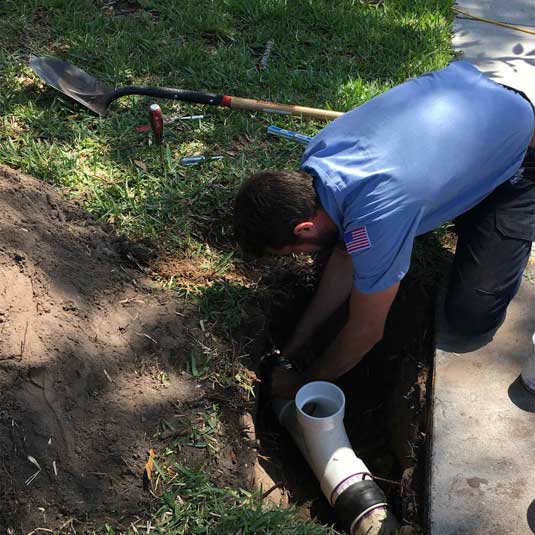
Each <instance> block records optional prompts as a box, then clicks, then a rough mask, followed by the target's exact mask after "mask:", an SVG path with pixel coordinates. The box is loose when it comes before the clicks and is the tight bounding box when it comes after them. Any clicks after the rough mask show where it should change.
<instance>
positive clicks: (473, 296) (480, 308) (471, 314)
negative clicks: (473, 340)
mask: <svg viewBox="0 0 535 535" xmlns="http://www.w3.org/2000/svg"><path fill="white" fill-rule="evenodd" d="M511 298H512V296H511ZM511 298H510V297H508V296H503V295H499V294H496V293H490V292H483V291H481V290H477V289H471V290H469V291H465V292H448V294H447V295H446V300H445V304H444V312H445V316H446V320H447V322H448V326H449V327H450V328H451V329H453V330H454V331H455V332H456V333H458V334H461V335H464V336H479V335H483V334H487V333H489V332H492V331H493V330H496V329H497V328H498V327H499V326H500V325H501V324H502V323H503V320H504V319H505V314H506V311H507V306H508V304H509V302H510V300H511Z"/></svg>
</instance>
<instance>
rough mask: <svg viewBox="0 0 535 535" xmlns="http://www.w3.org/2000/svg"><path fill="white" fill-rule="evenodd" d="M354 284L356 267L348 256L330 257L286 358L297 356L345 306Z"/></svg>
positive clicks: (290, 343)
mask: <svg viewBox="0 0 535 535" xmlns="http://www.w3.org/2000/svg"><path fill="white" fill-rule="evenodd" d="M352 284H353V264H352V262H351V257H350V256H349V255H348V254H346V253H345V252H342V251H339V250H335V251H333V253H332V254H331V257H330V258H329V261H328V262H327V266H326V267H325V271H324V273H323V276H322V278H321V281H320V284H319V287H318V290H317V291H316V294H315V295H314V298H313V299H312V302H311V303H310V305H309V306H308V308H307V309H306V311H305V313H304V314H303V316H302V317H301V319H300V320H299V323H298V324H297V327H296V329H295V331H294V334H293V336H292V338H291V339H290V340H289V342H288V343H287V344H286V345H285V347H284V348H283V354H285V355H291V354H292V353H295V352H296V351H297V350H298V349H299V348H300V347H301V346H302V345H303V344H304V343H305V342H306V341H307V339H308V338H309V337H310V336H311V335H312V334H313V333H314V332H315V330H316V329H317V328H318V327H319V325H321V324H322V323H323V322H324V321H325V320H326V319H327V318H328V317H329V316H330V315H331V314H332V313H333V312H334V311H335V310H336V309H337V308H338V307H340V306H341V305H342V303H343V302H344V301H345V300H346V299H347V298H348V297H349V294H350V293H351V287H352Z"/></svg>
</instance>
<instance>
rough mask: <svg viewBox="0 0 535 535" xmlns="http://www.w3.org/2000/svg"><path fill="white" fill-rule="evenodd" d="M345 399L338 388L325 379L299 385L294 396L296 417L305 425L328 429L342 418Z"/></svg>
mask: <svg viewBox="0 0 535 535" xmlns="http://www.w3.org/2000/svg"><path fill="white" fill-rule="evenodd" d="M345 405H346V400H345V396H344V393H343V392H342V390H340V388H338V387H337V386H336V385H333V384H332V383H328V382H326V381H314V382H312V383H308V384H306V385H305V386H303V387H301V388H300V389H299V391H298V392H297V395H296V396H295V406H296V408H297V416H298V419H299V420H300V421H301V422H302V423H303V425H305V426H313V427H317V428H320V429H330V428H332V427H333V426H334V425H335V424H336V423H338V422H341V421H342V420H343V419H344V412H345Z"/></svg>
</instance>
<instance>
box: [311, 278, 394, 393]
mask: <svg viewBox="0 0 535 535" xmlns="http://www.w3.org/2000/svg"><path fill="white" fill-rule="evenodd" d="M398 288H399V282H397V283H396V284H394V285H393V286H391V287H390V288H387V289H386V290H383V291H381V292H376V293H373V294H364V293H361V292H359V291H358V290H356V289H355V288H353V291H352V293H351V300H350V304H349V319H348V321H347V323H346V324H345V326H344V328H343V329H342V331H340V333H339V335H338V336H337V337H336V339H335V340H334V342H333V343H332V344H331V345H330V347H329V348H328V349H327V351H326V352H325V353H324V354H323V355H322V356H321V357H320V358H319V359H317V360H315V361H314V362H313V363H312V364H311V366H310V367H309V368H308V369H307V370H306V371H305V374H304V379H305V381H306V382H309V381H319V380H324V381H325V380H326V381H330V380H331V381H332V380H335V379H338V377H340V376H342V375H344V373H346V372H348V371H349V370H350V369H351V368H353V367H354V366H356V365H357V364H358V363H359V362H360V361H361V360H362V358H363V357H364V355H366V353H368V351H370V349H372V348H373V346H374V345H375V344H377V342H379V341H380V340H381V339H382V338H383V333H384V328H385V323H386V318H387V316H388V312H389V310H390V307H391V306H392V303H393V301H394V298H395V297H396V294H397V292H398Z"/></svg>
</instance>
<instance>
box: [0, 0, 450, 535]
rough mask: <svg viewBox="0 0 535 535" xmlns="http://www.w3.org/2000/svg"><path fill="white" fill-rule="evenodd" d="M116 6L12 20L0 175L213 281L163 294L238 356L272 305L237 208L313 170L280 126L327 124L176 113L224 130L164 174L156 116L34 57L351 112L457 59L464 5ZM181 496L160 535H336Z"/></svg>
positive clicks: (279, 2)
mask: <svg viewBox="0 0 535 535" xmlns="http://www.w3.org/2000/svg"><path fill="white" fill-rule="evenodd" d="M103 3H104V2H102V1H100V0H23V1H20V0H4V1H3V2H2V3H1V4H0V163H3V164H6V165H10V166H13V167H16V168H20V169H21V170H22V171H24V172H27V173H29V174H32V175H34V176H36V177H38V178H40V179H42V180H45V181H47V182H49V183H51V184H54V185H55V186H57V187H59V188H62V189H64V191H65V192H66V194H67V195H69V196H74V197H80V198H82V199H83V202H84V206H85V208H86V209H87V210H88V211H90V212H92V213H93V214H95V215H96V216H97V217H98V218H99V219H100V220H101V221H103V222H108V223H111V224H113V225H114V226H115V228H116V229H117V230H118V231H119V232H122V233H125V234H126V235H128V236H129V237H131V238H133V239H141V238H143V239H149V240H152V242H153V243H154V244H156V245H157V246H158V247H159V248H160V250H162V251H164V250H165V251H166V252H167V253H168V254H171V255H173V256H175V257H180V258H183V259H188V261H191V262H192V263H193V264H195V265H197V267H198V269H199V271H200V272H202V273H205V274H206V276H205V279H204V281H203V282H198V281H197V282H194V283H193V282H192V283H191V284H187V281H185V280H184V277H179V276H177V277H176V279H175V278H174V277H168V278H167V279H166V280H164V281H162V282H163V284H164V285H166V286H167V287H168V288H170V289H172V290H175V291H177V292H178V293H179V294H180V295H181V296H184V297H185V298H186V299H188V300H194V301H195V302H196V303H197V306H198V310H199V318H200V319H202V320H203V321H206V322H207V324H209V325H210V328H214V329H215V330H217V332H218V333H220V334H221V335H222V336H223V337H224V338H225V339H226V340H227V342H228V343H229V345H230V343H231V341H232V340H233V338H236V337H238V336H239V333H240V332H241V331H240V329H242V327H243V324H244V323H247V321H248V318H249V317H250V315H251V311H252V315H253V316H254V307H255V306H256V307H257V309H258V308H259V305H258V303H259V302H260V301H262V299H263V298H264V297H265V291H266V287H265V285H264V286H263V284H264V283H262V282H260V283H258V280H257V279H258V277H257V278H256V279H254V280H253V279H251V280H248V278H247V273H248V268H247V267H245V266H244V264H243V261H242V259H241V256H240V254H239V253H238V252H236V251H235V248H234V244H233V241H232V233H231V226H230V222H231V206H232V200H233V196H234V193H235V191H236V189H237V187H238V186H239V184H240V183H241V181H242V180H243V179H244V177H246V176H247V175H249V174H250V173H252V172H256V171H258V170H260V169H264V168H296V167H297V166H298V164H299V160H300V157H301V154H302V151H303V147H302V145H300V144H298V143H294V142H291V141H286V140H280V139H276V138H268V136H267V135H266V127H267V126H268V125H269V124H276V125H278V126H281V127H283V128H290V129H292V130H297V131H299V132H302V133H304V134H307V135H313V134H315V133H316V132H317V131H319V130H320V129H321V128H322V126H323V124H322V123H321V122H315V121H309V120H304V119H301V118H295V117H284V116H278V115H269V114H250V113H246V112H235V111H230V110H228V109H218V108H209V107H206V108H202V107H200V106H191V105H186V104H182V103H176V102H170V101H161V102H160V105H161V106H162V110H163V112H164V116H168V115H170V114H175V113H182V114H186V115H189V114H193V113H194V114H198V113H205V114H209V115H210V116H209V117H207V118H206V119H205V120H203V121H202V122H198V121H196V122H185V121H184V122H176V123H174V124H173V125H171V126H169V127H166V132H165V143H164V151H163V152H164V168H162V165H161V161H160V151H159V150H158V148H157V147H155V146H154V145H152V144H151V143H150V136H149V135H148V134H140V133H138V132H136V131H135V126H137V125H140V124H144V123H147V122H148V120H147V110H148V105H149V104H150V103H151V102H152V101H151V100H148V99H145V98H140V97H127V98H123V99H121V100H119V101H118V102H116V103H114V104H113V105H112V107H111V109H110V112H109V114H108V115H107V116H106V117H103V118H99V117H96V116H94V115H92V114H91V113H90V112H88V111H87V110H86V109H85V108H83V107H81V106H79V105H78V104H76V103H73V102H72V101H70V100H69V99H68V98H66V97H64V96H62V95H61V94H60V93H58V92H57V91H55V90H53V89H51V88H49V87H46V86H44V85H43V84H42V83H41V82H40V81H39V80H38V79H37V78H36V77H35V75H34V74H33V72H32V71H31V70H30V69H29V68H28V67H27V59H28V56H29V54H30V53H32V54H35V55H53V56H57V57H60V58H62V59H66V60H68V61H70V62H72V63H74V64H75V65H77V66H79V67H80V68H82V69H84V70H85V71H87V72H88V73H90V74H92V75H94V76H96V77H97V78H98V79H99V80H101V81H103V82H106V83H108V84H109V85H125V84H134V83H135V84H150V85H157V86H168V87H179V88H184V89H194V90H207V91H212V92H221V93H226V94H230V95H235V96H242V97H248V98H259V99H265V100H271V101H277V102H282V103H292V104H302V105H306V106H312V107H317V108H330V109H335V110H340V111H345V110H349V109H351V108H353V107H355V106H358V105H360V104H362V103H363V102H365V101H367V100H368V99H370V98H372V97H373V96H375V95H377V94H379V93H381V92H383V91H385V90H386V89H388V88H390V87H392V86H394V85H396V84H398V83H401V82H403V81H405V80H406V79H407V78H409V77H413V76H417V75H420V74H422V73H424V72H427V71H430V70H434V69H438V68H440V67H443V66H444V65H446V64H447V63H448V62H449V61H450V60H451V59H452V57H453V53H452V50H451V46H450V31H451V21H452V14H451V9H450V8H451V5H452V3H453V2H452V0H384V1H372V0H370V1H366V0H359V1H357V0H300V1H290V0H255V1H250V0H196V1H194V2H193V1H189V2H188V1H181V2H179V1H178V0H176V1H173V0H158V1H156V0H138V5H139V9H137V10H136V11H134V12H132V13H131V14H128V15H117V14H116V13H114V11H113V9H110V8H105V7H104V6H103V5H102V4H103ZM126 4H127V3H126V2H119V4H118V5H119V6H120V5H126ZM271 39H273V40H274V42H275V44H274V47H273V51H272V55H271V58H270V61H269V64H268V69H267V70H265V71H259V70H258V69H257V68H256V66H255V65H256V63H257V62H258V61H259V60H260V58H261V56H262V53H263V51H264V47H265V45H266V43H267V42H268V41H269V40H271ZM193 154H221V155H223V156H224V158H223V160H221V161H218V162H213V163H206V164H204V165H200V166H197V167H192V168H184V167H181V166H180V165H179V163H178V160H179V158H180V157H182V156H186V155H193ZM238 271H239V273H238ZM267 291H270V289H269V288H267ZM277 291H281V289H280V288H279V289H278V290H277ZM238 343H240V341H239V340H238ZM217 351H218V350H217V348H216V349H214V348H210V347H208V348H206V347H205V348H202V349H199V350H196V351H193V352H192V355H191V358H190V359H189V360H190V362H189V368H190V369H189V371H190V372H191V373H192V375H194V376H195V377H196V378H198V379H203V378H205V377H211V378H212V379H213V377H214V373H215V374H216V375H217V374H218V373H219V374H220V377H219V379H220V380H219V382H220V383H221V384H223V385H225V384H226V380H225V377H222V376H224V375H225V374H232V377H230V378H227V379H229V380H230V381H235V382H236V381H237V382H238V383H239V384H242V385H243V386H244V387H245V388H250V383H248V382H247V380H246V378H244V377H243V374H242V375H240V373H241V371H240V369H239V368H236V366H235V365H234V363H233V362H232V363H230V364H229V362H230V360H232V359H233V358H234V356H231V357H228V358H227V357H226V356H225V355H223V357H222V356H221V353H218V354H217V355H216V354H215V353H214V352H217ZM231 353H232V352H229V355H230V354H231ZM238 353H239V352H238ZM216 357H217V358H216ZM225 359H227V360H225ZM214 363H216V364H214ZM214 366H216V367H215V368H214ZM234 374H235V375H234ZM203 429H204V428H203ZM206 429H209V430H210V428H209V427H208V428H206ZM212 431H213V430H212ZM210 432H211V431H210ZM210 436H211V435H210ZM197 438H198V437H197ZM167 483H168V491H166V494H164V496H163V500H162V508H161V510H160V511H159V512H158V514H157V515H156V517H155V518H156V519H157V520H156V523H157V526H158V530H159V531H157V532H158V533H168V534H171V533H173V534H174V533H177V534H178V533H188V534H195V533H207V532H214V533H215V532H217V533H221V534H227V533H228V534H229V535H230V534H231V533H232V534H236V533H242V535H245V534H248V533H251V534H252V533H259V534H260V533H266V534H267V533H280V534H300V533H310V534H313V533H326V532H327V530H325V529H324V528H320V527H316V526H314V527H311V526H307V527H302V526H301V525H298V524H296V523H295V520H293V517H292V514H291V513H285V512H280V511H271V512H269V513H264V512H262V510H261V506H260V502H259V500H258V499H257V497H251V496H249V495H246V494H241V493H239V492H234V491H230V490H220V489H217V488H215V487H213V486H212V485H211V484H209V483H208V482H207V480H205V479H203V477H202V476H201V475H199V474H195V473H193V472H189V471H188V470H187V469H186V468H183V467H182V468H181V467H178V466H177V467H176V477H175V478H173V479H171V480H170V481H168V482H167ZM177 504H180V507H178V505H177ZM240 529H242V531H241V532H240ZM110 530H111V531H113V530H112V528H110ZM151 533H154V531H152V532H151Z"/></svg>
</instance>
